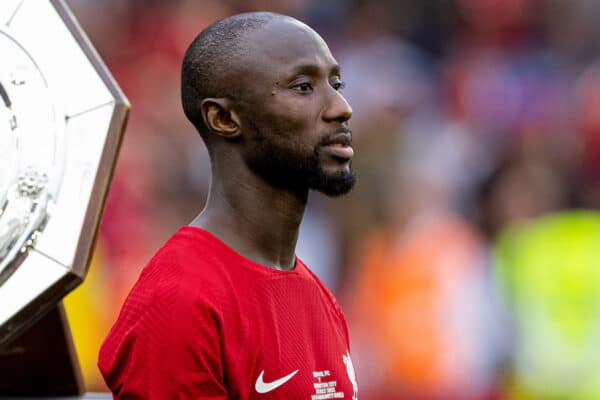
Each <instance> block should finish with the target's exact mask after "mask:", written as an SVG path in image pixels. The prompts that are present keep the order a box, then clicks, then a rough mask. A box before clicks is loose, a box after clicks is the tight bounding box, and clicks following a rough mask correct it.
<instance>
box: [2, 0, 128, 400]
mask: <svg viewBox="0 0 600 400" xmlns="http://www.w3.org/2000/svg"><path fill="white" fill-rule="evenodd" d="M128 111H129V104H128V102H127V99H126V98H125V96H124V95H123V93H122V92H121V91H120V89H119V87H118V85H117V84H116V83H115V81H114V80H113V79H112V77H111V75H110V73H109V71H108V70H107V68H106V67H105V66H104V64H103V63H102V61H101V60H100V58H99V57H98V55H97V54H96V52H95V50H94V49H93V47H92V46H91V44H90V43H89V41H88V39H87V38H86V37H85V35H84V34H83V32H82V30H81V29H80V28H79V26H78V24H77V22H76V20H75V19H74V17H73V16H72V14H71V13H70V11H69V10H68V8H67V7H66V5H65V4H64V2H63V1H62V0H1V1H0V363H1V361H2V357H3V355H4V356H6V355H7V354H8V355H10V353H11V351H12V350H11V343H14V341H15V340H16V339H17V338H19V337H20V336H21V335H22V334H23V333H24V332H26V331H27V330H31V329H32V328H31V327H32V326H33V325H34V324H39V321H40V320H42V318H46V317H45V316H46V315H47V314H48V312H49V311H50V310H55V309H56V307H57V304H58V307H59V308H58V310H59V311H58V314H57V315H59V319H61V320H62V321H63V323H64V315H63V314H64V313H63V312H62V309H61V308H60V303H59V302H60V300H61V299H62V297H63V296H65V295H66V294H67V293H68V292H69V291H70V290H72V289H73V288H74V287H76V286H77V285H78V284H79V283H81V282H82V280H83V279H84V277H85V275H86V272H87V268H88V264H89V260H90V255H91V250H92V248H93V243H94V239H95V235H96V231H97V228H98V224H99V219H100V215H101V211H102V207H103V204H104V200H105V198H106V194H107V191H108V186H109V183H110V179H111V176H112V172H113V170H114V165H115V161H116V157H117V152H118V149H119V145H120V143H121V139H122V135H123V132H124V128H125V124H126V119H127V115H128ZM67 333H68V332H67ZM0 372H2V369H1V368H0ZM1 393H2V384H1V382H0V394H1Z"/></svg>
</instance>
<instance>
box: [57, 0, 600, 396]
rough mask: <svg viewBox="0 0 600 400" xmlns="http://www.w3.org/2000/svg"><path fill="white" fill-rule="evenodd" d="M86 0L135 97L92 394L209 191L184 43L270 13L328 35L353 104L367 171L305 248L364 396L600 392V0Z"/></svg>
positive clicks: (83, 341) (87, 336)
mask: <svg viewBox="0 0 600 400" xmlns="http://www.w3.org/2000/svg"><path fill="white" fill-rule="evenodd" d="M67 3H68V4H69V5H70V6H71V7H72V9H73V11H74V13H75V15H76V16H77V18H78V19H79V21H80V23H81V25H82V27H83V28H84V29H85V30H86V32H87V33H88V35H89V37H90V39H91V40H92V42H93V43H94V45H95V46H96V48H97V50H98V51H99V53H100V54H101V56H102V57H103V58H104V60H105V62H106V64H107V65H108V67H109V68H110V70H111V71H112V73H113V74H114V76H115V78H116V80H117V81H118V82H119V84H120V85H121V87H122V88H123V90H124V92H125V93H126V95H127V96H128V98H129V99H130V101H131V103H132V112H131V118H130V121H129V125H128V129H127V131H126V134H125V139H124V142H123V146H122V149H121V153H120V157H119V160H118V162H117V167H116V171H115V175H114V180H113V183H112V186H111V189H110V194H109V197H108V200H107V204H106V209H105V212H104V217H103V220H102V224H101V227H100V232H99V236H98V242H97V245H96V249H95V254H94V258H93V262H92V263H93V264H92V268H91V270H90V273H89V276H88V278H87V280H86V281H85V283H84V284H83V285H82V286H81V287H80V288H78V289H77V290H76V291H75V292H74V293H72V294H71V295H69V296H68V297H67V299H66V304H67V310H68V315H69V318H70V321H71V327H72V330H73V335H74V338H75V342H76V347H77V351H78V354H79V357H80V360H81V363H82V368H83V370H84V375H85V380H86V384H87V388H88V390H93V391H104V390H107V389H106V387H105V386H104V383H103V381H102V378H101V377H100V375H99V372H98V371H97V368H96V360H97V353H98V349H99V346H100V343H101V341H102V339H103V338H104V337H105V336H106V334H107V332H108V330H109V329H110V326H111V325H112V323H113V322H114V321H115V319H116V317H117V314H118V311H119V309H120V306H121V304H122V303H123V301H124V298H125V296H126V294H127V293H128V291H129V289H130V288H131V286H132V285H133V283H134V281H135V279H136V278H137V276H138V274H139V273H140V271H141V269H142V268H143V267H144V265H145V264H146V263H147V261H148V260H149V258H150V257H151V256H152V255H153V254H154V252H155V251H156V250H157V249H158V248H159V247H160V246H161V245H162V244H163V243H164V242H165V241H166V240H167V239H168V238H169V237H170V236H171V235H172V234H173V233H174V232H175V231H176V230H177V229H178V228H179V227H181V226H182V225H185V224H187V223H189V222H190V221H191V220H192V219H193V218H194V217H195V215H196V214H197V213H198V212H199V211H200V210H201V209H202V208H203V204H204V200H205V197H206V193H207V188H208V185H209V179H210V171H209V161H208V156H207V153H206V150H205V148H204V145H203V143H202V141H201V139H200V137H199V135H198V134H197V133H196V132H195V131H194V129H193V127H192V126H191V124H189V123H188V122H187V121H186V119H185V117H184V115H183V112H182V110H181V105H180V100H179V70H180V63H181V59H182V56H183V53H184V51H185V49H186V48H187V46H188V44H189V43H190V42H191V40H192V39H193V38H194V37H195V35H196V34H197V33H198V32H199V31H201V30H202V29H203V28H204V27H206V26H207V25H209V24H210V23H211V22H213V21H215V20H217V19H220V18H223V17H226V16H228V15H231V14H235V13H239V12H245V11H253V10H270V11H275V12H280V13H284V14H288V15H292V16H294V17H297V18H298V19H300V20H302V21H304V22H306V23H308V24H309V25H311V26H312V27H314V28H315V29H316V30H317V31H318V32H319V33H320V34H321V35H322V36H323V37H324V38H325V39H326V41H327V42H328V43H329V45H330V47H331V49H332V52H333V54H334V56H335V57H336V58H337V59H338V61H339V62H340V64H341V65H342V74H343V79H344V80H345V81H346V83H347V89H345V90H344V94H345V96H346V97H347V98H348V100H349V102H350V104H351V105H352V107H353V109H354V116H353V118H352V121H351V126H352V129H353V132H354V142H355V146H354V147H355V149H356V157H355V160H354V164H353V165H354V170H355V171H356V174H357V176H358V183H357V186H356V188H355V190H354V191H353V192H352V193H351V194H350V195H348V196H346V197H344V198H343V199H341V200H340V199H336V200H331V199H328V198H326V197H324V196H322V195H320V194H313V195H312V197H311V199H310V203H309V207H308V209H307V212H306V216H305V219H304V221H303V224H302V227H301V235H300V240H299V243H298V249H297V252H298V255H299V256H300V257H301V258H303V259H304V261H306V262H307V263H308V265H309V266H310V267H311V268H312V269H313V270H314V271H315V272H316V273H317V274H318V275H319V276H320V277H321V278H322V279H323V281H324V282H325V283H326V284H327V285H328V287H329V288H330V289H331V290H332V291H333V292H334V293H335V294H336V296H337V297H338V299H339V301H340V303H341V305H342V308H343V309H344V310H345V313H346V317H347V320H348V324H349V326H350V334H351V346H352V347H351V352H352V356H353V361H354V365H355V367H356V369H357V376H358V383H359V393H360V398H361V399H363V400H369V399H456V400H463V399H464V400H471V399H600V255H599V254H600V213H598V212H597V211H596V210H597V209H598V207H600V186H599V183H600V64H599V63H598V56H599V55H600V52H599V50H600V49H599V48H598V47H600V41H599V40H598V37H600V24H598V23H597V16H598V15H600V2H598V1H596V0H454V1H450V0H396V1H392V0H387V1H386V0H369V1H367V0H329V1H319V0H279V1H268V0H171V1H158V0H153V1H150V0H144V1H141V0H127V1H126V0H96V1H91V0H68V1H67ZM298 301H301V299H298Z"/></svg>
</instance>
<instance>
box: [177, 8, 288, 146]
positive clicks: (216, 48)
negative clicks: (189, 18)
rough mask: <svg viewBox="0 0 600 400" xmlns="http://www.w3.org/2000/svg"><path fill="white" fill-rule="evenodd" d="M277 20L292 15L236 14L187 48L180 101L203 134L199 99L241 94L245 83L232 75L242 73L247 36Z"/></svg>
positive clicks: (219, 23)
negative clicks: (234, 79)
mask: <svg viewBox="0 0 600 400" xmlns="http://www.w3.org/2000/svg"><path fill="white" fill-rule="evenodd" d="M274 20H279V21H281V20H288V21H290V20H293V18H291V17H288V16H286V15H281V14H275V13H270V12H253V13H244V14H238V15H234V16H231V17H228V18H225V19H222V20H220V21H217V22H215V23H213V24H211V25H210V26H208V27H207V28H206V29H204V30H203V31H202V32H200V34H199V35H198V36H197V37H196V38H195V39H194V41H193V42H192V43H191V44H190V46H189V47H188V49H187V51H186V53H185V56H184V59H183V65H182V71H181V100H182V103H183V111H184V113H185V115H186V116H187V118H188V119H189V120H190V122H192V124H194V126H195V127H196V129H197V130H198V132H200V134H201V135H202V136H203V137H205V134H206V133H207V131H208V128H207V126H206V125H205V123H204V120H203V118H202V113H201V111H200V102H201V101H202V100H203V99H205V98H207V97H217V98H218V97H230V98H237V97H238V95H239V94H240V93H239V92H240V91H241V90H242V89H243V84H241V83H240V82H232V81H231V80H230V79H229V78H230V77H233V76H236V75H237V76H239V74H238V72H239V71H238V69H239V67H240V66H241V64H243V62H242V60H244V56H247V55H248V52H249V49H248V46H246V43H245V40H244V38H245V36H246V34H247V33H249V32H253V31H255V30H258V29H260V28H261V27H263V26H265V25H266V24H268V23H269V22H271V21H274Z"/></svg>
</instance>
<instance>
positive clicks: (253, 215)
mask: <svg viewBox="0 0 600 400" xmlns="http://www.w3.org/2000/svg"><path fill="white" fill-rule="evenodd" d="M215 164H216V163H213V168H212V170H213V179H212V182H211V187H210V191H209V195H208V199H207V202H206V207H205V208H204V210H203V211H202V212H201V213H200V215H198V216H197V217H196V219H194V221H192V223H191V225H192V226H198V227H201V228H203V229H206V230H207V231H209V232H211V233H213V234H214V235H215V236H217V237H218V238H219V239H221V240H223V241H224V242H225V243H226V244H227V245H229V246H230V247H231V248H232V249H234V250H235V251H236V252H238V253H239V254H241V255H243V256H244V257H246V258H249V259H251V260H253V261H255V262H258V263H260V264H263V265H266V266H269V267H272V268H276V269H291V268H293V267H294V264H295V259H296V258H295V249H296V241H297V240H298V232H299V228H300V222H301V221H302V216H303V215H304V209H305V207H306V201H307V199H308V189H307V190H305V191H303V192H302V193H293V192H291V191H288V190H284V189H279V188H275V187H273V186H271V185H270V184H268V183H267V182H265V181H264V180H262V179H261V178H259V177H258V176H256V175H255V174H254V173H253V172H252V171H250V170H249V169H247V168H245V165H244V168H239V169H237V170H236V174H235V175H232V174H228V175H227V176H225V175H224V174H223V170H222V169H220V168H218V166H217V167H215ZM217 165H218V164H217Z"/></svg>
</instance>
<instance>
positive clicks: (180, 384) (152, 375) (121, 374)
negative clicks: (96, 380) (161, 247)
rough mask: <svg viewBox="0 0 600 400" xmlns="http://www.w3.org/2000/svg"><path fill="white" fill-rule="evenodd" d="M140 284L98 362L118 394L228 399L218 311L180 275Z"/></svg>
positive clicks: (131, 295) (145, 396) (139, 396)
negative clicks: (182, 279) (181, 279)
mask: <svg viewBox="0 0 600 400" xmlns="http://www.w3.org/2000/svg"><path fill="white" fill-rule="evenodd" d="M162 278H163V277H161V280H160V281H159V282H160V283H158V284H156V285H146V286H144V285H143V284H140V282H138V284H136V286H135V287H134V289H133V290H132V292H131V293H130V295H129V296H128V298H127V300H126V302H125V304H124V306H123V309H122V311H121V314H120V315H119V318H118V320H117V322H116V323H115V325H114V326H113V329H112V330H111V332H110V333H109V335H108V337H107V338H106V340H105V342H104V344H103V346H102V348H101V350H100V355H99V361H98V366H99V367H100V370H101V372H102V374H103V376H104V379H105V381H106V383H107V384H108V386H109V388H110V389H111V390H112V392H113V396H114V398H115V399H147V400H152V399H212V400H217V399H218V400H220V399H227V398H228V394H227V389H226V385H225V377H224V375H225V374H224V369H223V361H222V355H221V339H220V337H221V335H220V331H221V321H222V319H221V317H220V315H219V312H218V310H217V309H216V308H215V307H214V306H212V305H211V304H210V303H209V302H208V301H206V300H203V297H202V296H199V295H198V290H200V289H197V288H195V287H189V286H187V287H186V285H185V284H182V283H181V282H178V281H177V279H169V278H168V277H167V279H162Z"/></svg>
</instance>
